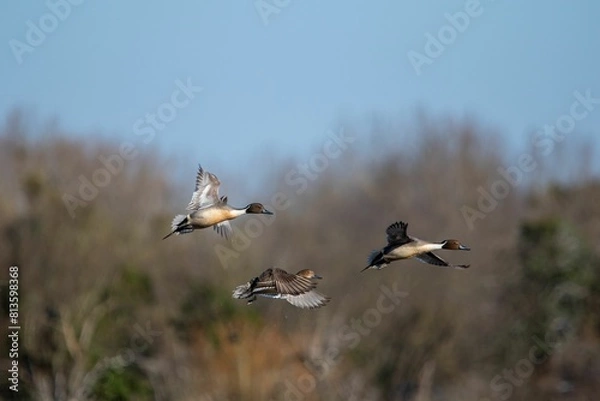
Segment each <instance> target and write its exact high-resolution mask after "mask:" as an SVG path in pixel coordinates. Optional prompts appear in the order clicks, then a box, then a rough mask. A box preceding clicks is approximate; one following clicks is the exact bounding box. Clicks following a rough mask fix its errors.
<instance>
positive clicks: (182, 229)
mask: <svg viewBox="0 0 600 401" xmlns="http://www.w3.org/2000/svg"><path fill="white" fill-rule="evenodd" d="M192 231H194V229H193V228H191V227H189V226H188V218H187V216H186V215H185V214H178V215H177V216H175V218H174V219H173V221H172V222H171V232H170V233H169V234H167V235H165V236H164V237H163V239H167V238H169V237H170V236H171V235H173V234H177V235H179V234H187V233H191V232H192Z"/></svg>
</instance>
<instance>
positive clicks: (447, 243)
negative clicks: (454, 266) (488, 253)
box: [442, 239, 471, 251]
mask: <svg viewBox="0 0 600 401" xmlns="http://www.w3.org/2000/svg"><path fill="white" fill-rule="evenodd" d="M442 249H451V250H453V251H470V250H471V248H469V247H468V246H466V245H463V244H461V243H460V241H459V240H456V239H447V240H444V241H442Z"/></svg>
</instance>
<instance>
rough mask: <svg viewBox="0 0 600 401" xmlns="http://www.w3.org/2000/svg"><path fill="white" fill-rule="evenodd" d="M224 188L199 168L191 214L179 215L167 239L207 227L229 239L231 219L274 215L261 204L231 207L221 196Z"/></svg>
mask: <svg viewBox="0 0 600 401" xmlns="http://www.w3.org/2000/svg"><path fill="white" fill-rule="evenodd" d="M220 185H221V182H220V181H219V179H218V178H217V176H216V175H214V174H212V173H209V172H208V171H204V169H202V166H200V165H198V174H197V176H196V187H195V189H194V193H193V194H192V200H191V201H190V203H189V204H188V206H187V210H188V211H189V214H187V215H183V214H179V215H177V216H175V218H174V219H173V222H172V223H171V232H170V233H169V234H167V235H165V237H164V238H163V239H167V238H169V237H170V236H171V235H173V234H177V235H180V234H187V233H191V232H192V231H194V230H198V229H202V228H207V227H213V228H214V229H215V230H216V231H217V233H219V234H221V235H222V236H223V237H225V238H229V237H230V236H231V233H232V228H231V224H230V223H229V220H233V219H235V218H236V217H239V216H242V215H244V214H273V213H272V212H270V211H268V210H267V209H265V207H264V206H263V205H262V204H260V203H250V204H249V205H248V206H246V207H244V208H241V209H238V208H235V207H232V206H230V205H229V204H228V203H227V197H226V196H221V197H219V186H220Z"/></svg>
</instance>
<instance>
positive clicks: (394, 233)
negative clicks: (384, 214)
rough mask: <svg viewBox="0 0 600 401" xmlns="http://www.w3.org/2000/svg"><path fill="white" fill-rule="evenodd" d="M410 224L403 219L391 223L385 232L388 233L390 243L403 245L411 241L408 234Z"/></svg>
mask: <svg viewBox="0 0 600 401" xmlns="http://www.w3.org/2000/svg"><path fill="white" fill-rule="evenodd" d="M407 227H408V224H407V223H405V222H403V221H398V222H396V223H394V224H392V225H390V226H389V227H388V228H387V229H386V230H385V233H386V234H387V241H388V244H389V245H403V244H406V243H408V242H410V241H411V239H410V238H409V237H408V235H407V234H406V228H407Z"/></svg>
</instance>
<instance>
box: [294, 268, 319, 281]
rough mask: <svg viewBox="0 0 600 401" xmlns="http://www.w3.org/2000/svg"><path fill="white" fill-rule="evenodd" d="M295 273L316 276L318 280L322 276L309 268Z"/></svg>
mask: <svg viewBox="0 0 600 401" xmlns="http://www.w3.org/2000/svg"><path fill="white" fill-rule="evenodd" d="M296 275H297V276H301V277H306V278H318V279H319V280H320V279H322V278H323V277H321V276H319V275H317V274H316V273H315V272H314V271H312V270H310V269H304V270H300V271H299V272H298V273H296Z"/></svg>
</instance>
